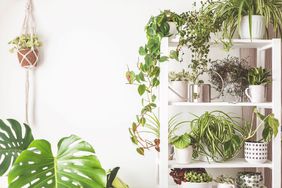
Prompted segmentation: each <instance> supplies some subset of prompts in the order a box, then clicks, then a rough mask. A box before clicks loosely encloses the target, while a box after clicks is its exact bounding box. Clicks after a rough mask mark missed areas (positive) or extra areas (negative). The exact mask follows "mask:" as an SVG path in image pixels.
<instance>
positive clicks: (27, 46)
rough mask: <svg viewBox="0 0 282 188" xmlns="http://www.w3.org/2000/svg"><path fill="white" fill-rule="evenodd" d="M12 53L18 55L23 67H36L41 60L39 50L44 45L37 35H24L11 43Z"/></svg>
mask: <svg viewBox="0 0 282 188" xmlns="http://www.w3.org/2000/svg"><path fill="white" fill-rule="evenodd" d="M9 44H10V45H11V46H12V48H11V49H10V51H11V52H15V51H16V53H17V56H18V60H19V62H20V64H21V66H22V67H32V66H36V64H37V62H38V58H39V51H38V48H39V47H40V46H41V45H42V43H41V42H40V41H39V38H38V36H37V35H32V34H24V35H21V36H18V37H16V38H15V39H13V40H12V41H10V42H9Z"/></svg>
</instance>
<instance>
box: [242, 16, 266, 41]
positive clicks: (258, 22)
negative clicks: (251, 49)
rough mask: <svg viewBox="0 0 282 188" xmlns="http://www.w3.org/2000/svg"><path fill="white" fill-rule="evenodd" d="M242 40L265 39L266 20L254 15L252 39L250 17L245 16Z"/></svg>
mask: <svg viewBox="0 0 282 188" xmlns="http://www.w3.org/2000/svg"><path fill="white" fill-rule="evenodd" d="M239 33H240V37H241V39H250V38H252V39H263V38H264V34H265V18H264V17H263V16H259V15H252V37H251V36H250V29H249V16H244V17H243V18H242V20H241V24H240V32H239Z"/></svg>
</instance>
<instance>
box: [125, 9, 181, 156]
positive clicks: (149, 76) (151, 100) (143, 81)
mask: <svg viewBox="0 0 282 188" xmlns="http://www.w3.org/2000/svg"><path fill="white" fill-rule="evenodd" d="M169 22H175V23H176V24H177V26H180V24H181V18H180V16H179V15H177V14H176V13H173V12H171V11H163V12H161V14H160V15H158V16H156V17H151V18H150V20H149V22H148V23H147V25H146V27H145V31H146V36H147V43H146V44H145V45H144V46H141V47H140V48H139V55H140V56H141V57H142V61H139V62H138V65H137V68H138V71H136V72H134V71H132V70H129V69H128V71H127V72H126V78H127V80H128V83H129V84H132V85H136V86H137V90H138V93H139V95H140V96H141V104H142V109H141V111H140V113H139V114H138V115H137V116H136V120H135V121H134V122H133V123H132V125H131V127H130V128H129V132H130V135H131V141H132V142H133V143H134V144H136V145H137V149H136V150H137V152H138V153H139V154H141V155H144V152H145V150H149V149H151V148H155V149H156V150H157V151H159V150H160V146H159V145H160V140H159V137H158V136H157V137H156V138H155V139H154V140H153V141H151V140H149V139H145V138H143V136H142V131H140V129H142V127H145V126H147V122H146V120H147V118H146V117H149V116H151V115H152V114H153V110H154V109H155V108H156V107H157V105H156V99H157V96H156V88H157V87H158V86H159V84H160V80H159V74H160V67H159V63H162V62H165V61H167V60H168V59H169V58H172V59H178V54H177V52H176V51H171V53H170V56H169V57H168V56H164V55H162V54H161V41H162V39H163V38H164V37H169V36H170V35H171V34H170V32H169V31H170V26H169ZM152 129H154V128H153V127H151V130H152ZM152 131H154V130H152Z"/></svg>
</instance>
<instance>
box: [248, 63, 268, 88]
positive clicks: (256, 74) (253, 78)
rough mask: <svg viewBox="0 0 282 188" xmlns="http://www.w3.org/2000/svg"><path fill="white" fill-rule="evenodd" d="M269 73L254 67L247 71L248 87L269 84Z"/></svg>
mask: <svg viewBox="0 0 282 188" xmlns="http://www.w3.org/2000/svg"><path fill="white" fill-rule="evenodd" d="M270 76H271V72H270V71H268V70H267V69H264V68H262V67H254V68H251V69H250V70H249V71H248V82H249V85H262V84H267V83H270V81H271V80H270V79H269V77H270Z"/></svg>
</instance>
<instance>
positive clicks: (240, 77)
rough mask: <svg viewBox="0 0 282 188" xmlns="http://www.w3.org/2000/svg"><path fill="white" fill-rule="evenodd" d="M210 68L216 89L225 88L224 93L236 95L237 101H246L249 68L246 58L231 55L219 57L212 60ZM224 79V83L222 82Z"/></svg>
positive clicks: (211, 80) (211, 79)
mask: <svg viewBox="0 0 282 188" xmlns="http://www.w3.org/2000/svg"><path fill="white" fill-rule="evenodd" d="M210 70H211V71H210V74H209V76H210V82H211V83H212V84H213V85H214V86H215V89H216V91H219V92H220V91H222V90H224V92H222V95H225V94H228V95H231V96H234V97H235V101H236V102H243V101H244V96H245V90H246V88H247V87H248V70H249V66H248V61H247V60H246V59H244V58H238V57H230V56H228V57H227V58H224V59H218V60H215V61H212V62H211V66H210ZM215 72H216V73H218V74H219V75H220V76H221V78H222V79H220V77H219V76H218V75H217V74H215ZM222 80H223V81H224V84H222ZM232 102H233V101H232Z"/></svg>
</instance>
